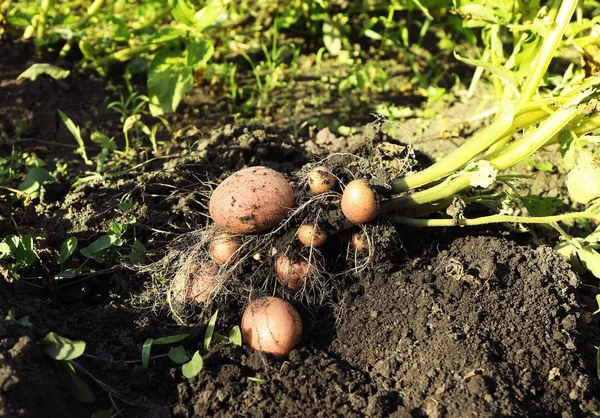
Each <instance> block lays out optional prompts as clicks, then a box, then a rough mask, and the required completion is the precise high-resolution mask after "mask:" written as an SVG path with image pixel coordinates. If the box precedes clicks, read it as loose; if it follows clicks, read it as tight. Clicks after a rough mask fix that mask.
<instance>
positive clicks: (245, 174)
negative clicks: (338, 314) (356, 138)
mask: <svg viewBox="0 0 600 418" xmlns="http://www.w3.org/2000/svg"><path fill="white" fill-rule="evenodd" d="M306 180H307V181H306V184H307V186H308V187H306V186H304V185H303V187H301V188H299V189H297V190H296V191H295V190H294V188H293V187H292V185H291V184H290V182H288V180H287V179H286V178H285V177H284V176H283V175H282V174H281V173H279V172H277V171H275V170H272V169H270V168H268V167H262V166H258V167H249V168H245V169H242V170H240V171H238V172H236V173H234V174H232V175H231V176H229V177H228V178H226V179H225V180H224V181H223V182H222V183H221V184H219V185H218V187H217V188H216V189H215V190H214V191H213V192H212V195H211V197H210V202H209V213H210V216H211V218H212V219H213V221H214V223H215V224H216V225H217V226H218V227H219V228H220V230H221V232H219V233H217V234H215V235H214V237H213V238H212V239H211V241H210V243H209V244H208V245H207V247H208V248H207V250H208V254H209V256H210V259H211V260H205V261H202V262H197V263H195V264H192V271H190V272H189V274H188V275H187V276H188V280H187V288H186V289H183V290H182V289H179V290H181V291H180V292H179V294H180V295H183V297H184V298H186V299H187V300H190V301H193V302H196V303H202V302H204V301H206V300H207V299H208V298H209V297H210V295H211V294H212V293H213V292H215V291H216V288H217V287H218V280H215V277H216V275H217V271H218V269H219V268H220V267H227V266H231V265H233V264H234V263H236V262H238V261H240V259H244V257H246V258H247V257H248V256H249V255H250V256H252V258H254V259H255V260H259V259H260V254H247V253H245V252H244V251H243V250H244V248H243V242H244V236H245V235H246V236H248V235H254V236H256V235H257V234H266V236H267V237H268V238H272V237H273V236H274V235H276V234H277V233H279V235H281V234H282V231H285V230H287V229H289V228H290V227H293V228H297V229H295V239H296V240H297V244H296V247H298V248H299V249H302V248H305V249H304V250H302V251H300V252H303V253H305V254H306V253H307V254H308V256H302V255H299V254H290V253H289V251H281V250H277V249H276V248H275V247H274V246H273V247H272V248H271V249H270V251H267V253H268V254H267V257H272V258H273V270H272V271H273V274H274V276H276V277H277V279H278V281H279V282H280V283H281V285H283V286H285V288H286V289H287V291H288V293H291V294H293V293H294V292H297V291H299V290H301V289H304V288H306V287H307V286H310V285H311V280H312V279H313V278H314V277H316V276H317V275H318V274H319V269H320V266H318V264H317V263H315V262H314V261H313V259H314V256H313V255H314V254H315V252H316V251H318V250H316V249H317V248H323V247H326V246H327V242H328V239H329V238H330V236H331V235H342V234H340V232H341V231H339V230H333V228H332V226H331V225H330V224H327V223H320V222H317V221H318V219H312V218H311V217H310V216H304V215H305V214H306V212H307V211H306V210H304V211H302V210H300V209H299V207H298V206H296V205H297V204H298V202H296V194H301V195H302V196H304V197H305V199H304V200H305V203H303V205H301V206H302V207H303V208H305V207H309V209H310V206H311V204H313V202H316V201H319V200H321V201H323V199H325V200H326V201H327V202H328V203H331V202H337V203H336V205H338V207H339V209H340V210H341V212H342V213H343V215H344V216H345V218H346V222H345V226H346V227H348V226H352V225H355V224H362V223H365V222H369V221H371V220H372V219H374V218H375V217H376V216H377V213H378V199H377V195H376V193H375V192H374V191H373V190H372V189H371V188H370V187H369V186H368V184H367V183H366V182H365V181H364V180H353V181H350V182H349V183H348V184H347V185H346V186H345V187H344V188H343V192H342V195H341V199H340V194H339V193H337V192H336V189H337V187H338V179H337V178H336V176H335V175H334V174H333V173H332V171H331V170H330V169H329V168H327V167H325V166H319V167H316V168H314V169H312V170H311V171H310V172H309V173H308V175H307V176H306ZM305 187H306V188H305ZM309 212H310V210H309ZM343 235H344V236H345V237H346V239H347V240H348V245H349V247H350V248H353V249H354V251H356V252H357V253H360V252H362V251H365V249H366V241H365V237H364V234H361V233H355V234H353V235H352V234H343ZM261 239H262V238H261ZM261 261H262V260H261ZM182 286H183V285H182V284H181V283H179V284H177V286H175V288H181V287H182ZM242 336H243V339H244V341H245V343H246V344H247V345H248V346H250V347H251V348H253V349H255V350H259V351H263V352H266V353H270V354H272V355H274V356H275V357H276V358H284V357H286V356H287V354H288V353H289V352H290V351H291V350H292V348H293V347H294V346H295V345H296V344H297V343H298V342H299V341H300V339H301V336H302V321H301V319H300V315H299V314H298V312H297V311H296V309H294V307H293V306H292V305H291V304H290V303H289V302H287V301H285V300H283V299H281V298H277V297H263V298H257V299H254V300H252V301H251V302H250V303H249V304H248V305H247V307H246V309H245V312H244V314H243V318H242Z"/></svg>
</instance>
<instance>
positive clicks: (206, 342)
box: [204, 309, 219, 350]
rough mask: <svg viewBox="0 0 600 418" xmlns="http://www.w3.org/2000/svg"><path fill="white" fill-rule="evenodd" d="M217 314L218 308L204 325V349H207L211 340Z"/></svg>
mask: <svg viewBox="0 0 600 418" xmlns="http://www.w3.org/2000/svg"><path fill="white" fill-rule="evenodd" d="M217 315H219V310H218V309H217V310H216V311H215V313H214V314H213V316H211V317H210V319H209V321H208V325H207V326H206V332H205V333H204V349H205V350H208V349H209V347H210V342H211V341H212V337H213V333H214V332H215V324H216V323H217Z"/></svg>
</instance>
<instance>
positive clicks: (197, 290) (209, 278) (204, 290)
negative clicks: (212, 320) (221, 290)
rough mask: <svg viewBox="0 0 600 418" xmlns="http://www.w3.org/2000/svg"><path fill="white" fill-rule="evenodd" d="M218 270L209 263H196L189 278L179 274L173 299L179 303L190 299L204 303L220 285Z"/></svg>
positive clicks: (191, 267)
mask: <svg viewBox="0 0 600 418" xmlns="http://www.w3.org/2000/svg"><path fill="white" fill-rule="evenodd" d="M216 276H217V269H216V268H215V266H214V265H213V264H212V263H211V262H209V261H201V262H194V263H193V264H192V265H191V266H190V271H189V276H187V277H186V275H185V274H178V275H177V276H176V277H175V281H174V283H173V287H172V292H173V297H174V298H175V300H176V301H177V302H178V303H183V302H184V300H185V299H188V300H190V301H192V302H195V303H202V302H204V301H205V300H206V299H208V297H209V296H210V294H211V293H212V292H213V291H214V290H215V289H216V288H217V286H218V285H219V283H218V281H217V279H216Z"/></svg>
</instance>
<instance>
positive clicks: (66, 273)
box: [54, 267, 81, 280]
mask: <svg viewBox="0 0 600 418" xmlns="http://www.w3.org/2000/svg"><path fill="white" fill-rule="evenodd" d="M80 274H81V267H77V268H74V269H64V270H61V271H60V272H59V273H58V274H57V275H56V276H54V280H62V279H72V278H73V277H77V276H79V275H80Z"/></svg>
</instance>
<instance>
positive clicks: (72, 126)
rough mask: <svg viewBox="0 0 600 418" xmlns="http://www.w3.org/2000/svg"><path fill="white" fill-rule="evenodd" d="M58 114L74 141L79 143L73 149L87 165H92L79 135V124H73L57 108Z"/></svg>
mask: <svg viewBox="0 0 600 418" xmlns="http://www.w3.org/2000/svg"><path fill="white" fill-rule="evenodd" d="M58 114H59V115H60V118H61V119H62V121H63V123H64V124H65V126H66V127H67V129H68V130H69V132H71V135H73V138H75V141H76V142H77V144H78V145H79V147H78V148H77V149H76V150H75V152H76V153H78V154H79V155H80V156H81V158H83V161H84V162H85V163H86V164H87V165H92V162H91V161H90V160H89V158H88V157H87V152H86V150H85V144H84V143H83V138H82V137H81V130H80V129H79V126H77V125H75V123H74V122H73V121H72V120H71V119H70V118H69V117H68V116H67V115H65V114H64V113H63V112H62V111H61V110H60V109H58Z"/></svg>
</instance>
